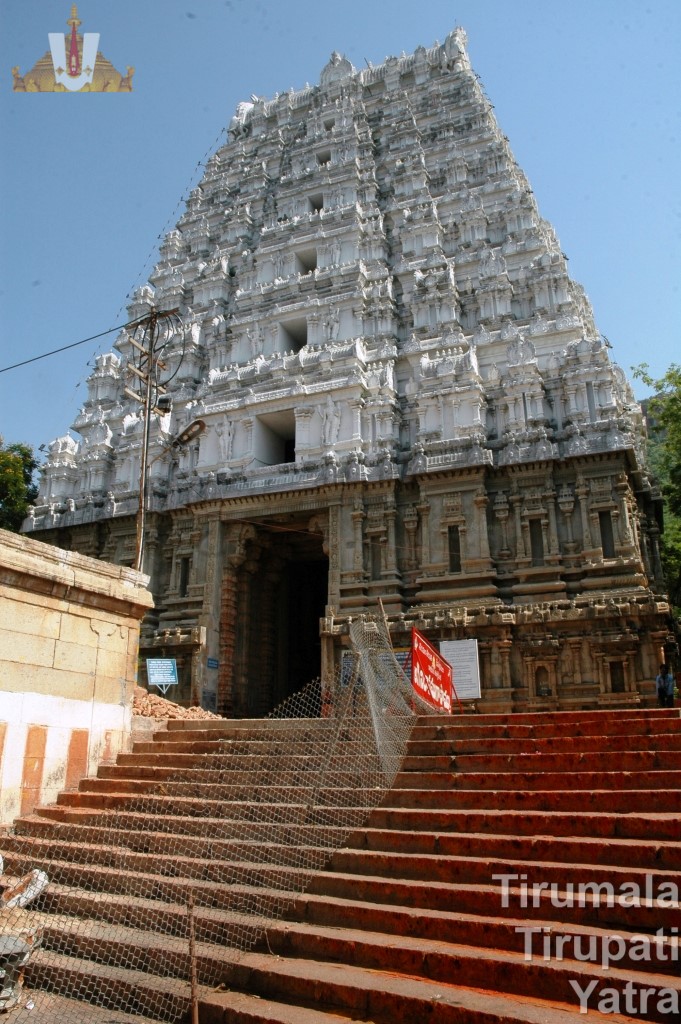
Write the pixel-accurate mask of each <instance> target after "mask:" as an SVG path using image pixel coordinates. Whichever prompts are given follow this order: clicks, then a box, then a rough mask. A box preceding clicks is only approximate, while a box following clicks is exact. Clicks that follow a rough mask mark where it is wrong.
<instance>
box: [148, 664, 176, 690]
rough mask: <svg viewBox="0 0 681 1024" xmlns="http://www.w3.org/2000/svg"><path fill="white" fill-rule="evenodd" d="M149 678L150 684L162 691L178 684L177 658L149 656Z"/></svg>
mask: <svg viewBox="0 0 681 1024" xmlns="http://www.w3.org/2000/svg"><path fill="white" fill-rule="evenodd" d="M147 680H148V682H149V686H157V687H158V688H159V690H160V691H161V693H164V694H165V693H167V692H168V689H169V687H171V686H177V661H176V660H175V658H147Z"/></svg>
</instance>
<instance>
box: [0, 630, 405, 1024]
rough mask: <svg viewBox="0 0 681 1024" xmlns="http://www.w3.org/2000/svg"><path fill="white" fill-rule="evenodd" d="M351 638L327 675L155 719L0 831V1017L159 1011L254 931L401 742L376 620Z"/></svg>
mask: <svg viewBox="0 0 681 1024" xmlns="http://www.w3.org/2000/svg"><path fill="white" fill-rule="evenodd" d="M350 640H351V646H350V648H349V649H348V651H347V652H346V653H345V654H344V656H343V660H342V663H341V665H340V667H339V669H338V672H337V675H336V678H335V680H334V682H333V685H331V686H329V687H322V686H321V685H320V684H319V682H314V683H311V684H310V685H309V686H308V687H307V688H306V689H304V690H303V691H301V692H300V693H297V694H295V695H294V696H292V697H291V698H289V699H288V700H287V701H285V702H284V703H283V704H282V705H281V706H280V707H279V708H277V709H276V710H275V711H274V712H272V714H271V715H270V716H269V717H268V718H267V719H265V720H262V721H261V722H258V723H251V724H250V727H249V726H247V723H240V722H233V723H230V722H213V723H211V724H210V727H207V725H206V723H205V722H197V723H192V724H191V725H190V726H189V727H188V728H187V727H186V724H185V728H183V729H179V730H177V731H175V730H173V731H172V732H171V733H168V734H163V735H164V737H165V736H167V738H168V739H167V741H166V740H165V739H164V740H161V742H158V737H157V742H156V743H155V744H154V749H156V750H157V751H158V753H153V751H152V752H140V753H133V754H132V755H124V756H122V757H121V758H119V763H118V765H117V766H116V767H115V768H110V769H108V770H106V771H105V772H104V773H101V772H100V776H103V777H102V778H101V779H99V780H93V781H92V782H90V783H88V784H87V787H86V789H85V790H83V792H82V793H81V794H80V795H79V797H78V798H76V799H73V800H71V799H68V798H67V799H66V800H65V801H64V802H63V803H62V804H60V805H59V806H57V807H56V808H53V809H43V811H42V812H41V814H40V815H35V816H33V817H32V818H31V819H30V820H27V821H24V822H19V823H17V826H16V827H15V829H14V830H13V831H12V832H11V833H10V834H8V835H7V836H6V837H4V848H3V853H4V854H5V871H6V874H5V876H4V878H3V883H4V884H5V885H6V889H5V892H4V894H3V896H2V899H3V900H4V903H3V905H2V909H0V986H1V988H0V1021H1V1020H2V1019H3V1015H2V1010H3V1009H4V1010H5V1011H7V1013H8V1020H9V1021H11V1024H36V1022H37V1021H39V1022H40V1024H42V1021H43V1019H44V1021H46V1022H47V1021H48V1020H49V1021H54V1022H55V1024H57V1022H64V1024H80V1022H82V1021H83V1020H84V1019H87V1018H84V1017H83V1015H82V1014H83V1004H87V1006H88V1007H90V1008H91V1013H92V1016H91V1018H90V1019H91V1020H92V1022H93V1024H95V1022H97V1021H99V1020H100V1019H101V1020H102V1022H103V1024H105V1022H107V1021H109V1020H111V1021H122V1020H127V1019H130V1020H133V1019H136V1020H138V1021H139V1019H140V1018H146V1019H149V1020H153V1021H162V1022H168V1024H172V1022H176V1021H179V1020H180V1019H181V1018H182V1017H184V1016H186V1014H187V1013H188V1011H189V1008H190V1005H191V1004H192V1003H193V1004H194V1005H196V1003H197V1001H198V999H199V998H200V993H201V990H202V989H205V987H214V986H217V985H219V984H221V983H223V982H224V980H225V978H227V977H229V974H230V970H233V969H234V966H235V965H236V964H238V961H239V957H240V956H241V955H242V954H243V952H244V951H246V950H248V949H251V948H252V947H253V946H254V945H255V944H256V943H258V942H260V941H262V940H263V937H264V935H265V932H266V929H267V927H268V924H270V923H271V922H272V921H273V920H275V919H277V918H280V917H282V916H283V915H284V914H286V913H287V912H288V911H289V910H290V909H291V908H292V906H293V904H294V903H295V901H296V898H297V897H298V896H299V894H301V893H302V892H304V891H305V890H306V889H307V888H308V886H309V885H310V882H311V881H312V879H313V878H314V877H315V875H316V873H318V872H320V871H322V870H323V869H324V867H325V866H326V865H328V863H329V861H330V858H331V856H332V854H333V851H334V850H337V849H339V848H340V847H342V846H343V845H345V844H347V842H348V839H349V837H350V835H351V834H352V832H353V830H355V829H356V828H358V827H359V826H361V825H362V824H363V823H364V822H365V821H366V820H367V818H368V815H369V812H370V811H371V809H372V808H373V807H375V806H376V805H377V804H378V803H379V802H380V800H381V799H382V797H383V796H384V794H385V792H386V791H387V790H388V789H389V788H390V786H391V785H392V783H393V781H394V779H395V775H396V773H397V771H398V770H399V766H400V763H401V761H402V759H403V757H404V754H405V750H406V744H407V740H408V737H409V734H410V731H411V727H412V724H413V714H414V707H413V700H414V698H413V695H412V691H411V688H410V686H409V684H408V682H407V680H406V678H405V676H404V674H403V672H402V670H401V668H400V666H399V664H398V663H397V661H396V660H395V657H394V655H393V651H392V647H391V644H390V638H389V635H388V631H387V628H386V626H385V623H384V621H382V620H381V619H377V620H370V619H366V618H362V619H361V620H358V621H357V622H354V623H352V625H351V627H350ZM171 738H173V742H172V744H171V743H170V739H171ZM17 886H19V887H21V886H23V890H24V891H23V895H21V893H19V891H18V889H17ZM31 886H32V887H33V888H32V889H31ZM29 890H30V891H29ZM12 893H14V896H15V898H14V902H12V897H11V894H12ZM265 948H266V945H265ZM22 975H23V979H24V987H23V991H22V988H21V980H22ZM41 1007H42V1012H43V1014H44V1016H43V1017H41V1016H40V1014H41ZM96 1008H101V1010H100V1009H98V1010H96ZM103 1011H107V1013H106V1014H105V1015H104V1016H101V1013H102V1012H103ZM96 1014H100V1016H97V1015H96ZM107 1014H108V1015H107Z"/></svg>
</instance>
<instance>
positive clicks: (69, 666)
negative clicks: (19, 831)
mask: <svg viewBox="0 0 681 1024" xmlns="http://www.w3.org/2000/svg"><path fill="white" fill-rule="evenodd" d="M147 583H148V578H147V577H146V576H142V575H141V574H140V573H136V572H134V571H133V570H131V569H127V568H121V567H118V566H113V565H108V564H107V563H104V562H99V561H96V560H95V559H93V558H88V557H87V556H85V555H79V554H76V553H75V552H72V551H63V550H61V549H60V548H55V547H51V546H49V545H47V544H43V543H40V542H39V541H34V540H28V539H26V538H24V537H19V536H16V535H15V534H12V533H7V532H6V531H4V530H0V823H8V822H11V821H12V820H13V819H14V818H15V817H16V816H17V815H19V814H26V813H29V812H30V811H32V810H33V808H34V807H36V806H37V805H38V804H45V803H52V802H54V801H55V800H56V797H57V794H58V793H59V791H60V790H62V789H64V788H71V787H73V786H76V785H77V784H78V781H79V779H80V778H82V777H83V776H85V775H88V774H92V773H94V772H95V771H96V769H97V766H98V765H99V764H100V763H102V762H104V761H110V760H112V759H113V758H115V756H116V754H117V753H118V752H119V751H120V750H121V749H123V748H124V747H125V745H126V744H127V741H128V737H129V735H130V725H131V716H132V697H133V688H134V685H135V678H136V674H137V652H138V644H139V623H140V619H141V618H142V616H143V615H144V614H145V612H146V611H147V609H149V608H150V607H151V606H152V604H153V600H152V597H151V594H150V593H149V592H148V590H147V589H146V585H147Z"/></svg>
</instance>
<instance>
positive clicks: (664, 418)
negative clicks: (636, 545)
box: [634, 363, 681, 617]
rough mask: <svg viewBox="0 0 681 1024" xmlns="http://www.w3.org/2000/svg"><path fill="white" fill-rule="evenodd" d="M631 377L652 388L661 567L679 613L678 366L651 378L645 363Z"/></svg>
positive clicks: (680, 420)
mask: <svg viewBox="0 0 681 1024" xmlns="http://www.w3.org/2000/svg"><path fill="white" fill-rule="evenodd" d="M634 376H635V377H638V378H639V380H642V381H643V382H644V384H647V386H648V387H649V388H650V389H651V390H652V392H653V397H652V398H650V399H649V400H648V403H647V405H648V421H649V424H650V425H651V426H650V429H649V435H650V436H649V453H650V465H651V468H652V470H653V472H654V473H655V475H656V477H657V478H658V481H659V483H660V487H661V490H662V497H663V499H664V533H663V535H662V566H663V568H664V574H665V580H666V583H667V591H668V593H669V597H670V600H671V602H672V604H673V605H674V608H675V611H676V615H677V617H678V616H679V613H680V612H681V366H679V365H678V364H676V363H672V365H671V366H670V367H669V369H668V370H667V372H666V373H665V374H664V376H663V377H660V378H659V379H658V380H656V379H655V378H653V377H651V375H650V373H649V372H648V365H647V363H642V364H641V365H640V366H638V367H636V368H635V369H634Z"/></svg>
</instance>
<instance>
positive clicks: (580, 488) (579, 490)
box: [575, 477, 593, 549]
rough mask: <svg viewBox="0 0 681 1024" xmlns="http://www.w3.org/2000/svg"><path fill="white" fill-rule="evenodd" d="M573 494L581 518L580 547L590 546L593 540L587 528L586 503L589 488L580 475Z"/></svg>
mask: <svg viewBox="0 0 681 1024" xmlns="http://www.w3.org/2000/svg"><path fill="white" fill-rule="evenodd" d="M575 494H576V495H577V499H578V500H579V514H580V516H581V520H582V548H583V549H584V548H590V547H591V546H592V543H593V542H592V540H591V530H590V529H589V507H588V504H587V498H588V497H589V488H588V487H587V486H586V484H585V483H584V479H583V478H582V477H579V479H578V480H577V487H576V488H575Z"/></svg>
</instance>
